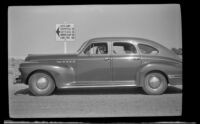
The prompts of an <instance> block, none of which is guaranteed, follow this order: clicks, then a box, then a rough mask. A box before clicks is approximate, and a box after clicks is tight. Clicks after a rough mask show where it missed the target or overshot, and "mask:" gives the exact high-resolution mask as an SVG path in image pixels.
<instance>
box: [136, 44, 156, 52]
mask: <svg viewBox="0 0 200 124" xmlns="http://www.w3.org/2000/svg"><path fill="white" fill-rule="evenodd" d="M138 47H139V49H140V52H141V53H142V54H150V55H155V54H157V53H159V51H158V50H157V49H156V48H154V47H152V46H149V45H146V44H139V45H138Z"/></svg>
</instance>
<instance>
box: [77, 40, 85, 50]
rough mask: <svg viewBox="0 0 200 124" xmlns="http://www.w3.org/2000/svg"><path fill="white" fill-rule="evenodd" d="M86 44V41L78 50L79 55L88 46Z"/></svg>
mask: <svg viewBox="0 0 200 124" xmlns="http://www.w3.org/2000/svg"><path fill="white" fill-rule="evenodd" d="M86 43H87V41H85V42H84V43H83V44H82V45H81V47H80V48H79V49H78V50H77V53H79V52H80V51H81V50H82V49H83V47H84V46H85V45H86Z"/></svg>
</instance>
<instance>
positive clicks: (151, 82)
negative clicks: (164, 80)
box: [149, 76, 161, 89]
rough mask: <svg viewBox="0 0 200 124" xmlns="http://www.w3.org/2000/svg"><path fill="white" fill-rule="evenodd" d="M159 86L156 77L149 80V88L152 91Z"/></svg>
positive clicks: (158, 80) (159, 82)
mask: <svg viewBox="0 0 200 124" xmlns="http://www.w3.org/2000/svg"><path fill="white" fill-rule="evenodd" d="M160 84H161V80H160V79H159V78H158V77H156V76H152V77H150V78H149V86H150V87H151V88H153V89H156V88H158V87H159V86H160Z"/></svg>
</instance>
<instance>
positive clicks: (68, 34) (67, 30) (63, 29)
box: [56, 24, 75, 41]
mask: <svg viewBox="0 0 200 124" xmlns="http://www.w3.org/2000/svg"><path fill="white" fill-rule="evenodd" d="M74 40H75V29H74V24H56V41H74Z"/></svg>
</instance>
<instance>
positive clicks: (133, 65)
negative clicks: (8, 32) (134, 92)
mask: <svg viewBox="0 0 200 124" xmlns="http://www.w3.org/2000/svg"><path fill="white" fill-rule="evenodd" d="M140 65H141V59H140V55H139V53H138V52H137V50H136V47H135V46H134V44H132V43H131V42H125V41H123V42H113V43H112V69H113V75H112V77H113V81H115V82H116V83H117V82H119V84H120V85H135V81H136V74H137V71H138V69H139V66H140Z"/></svg>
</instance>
